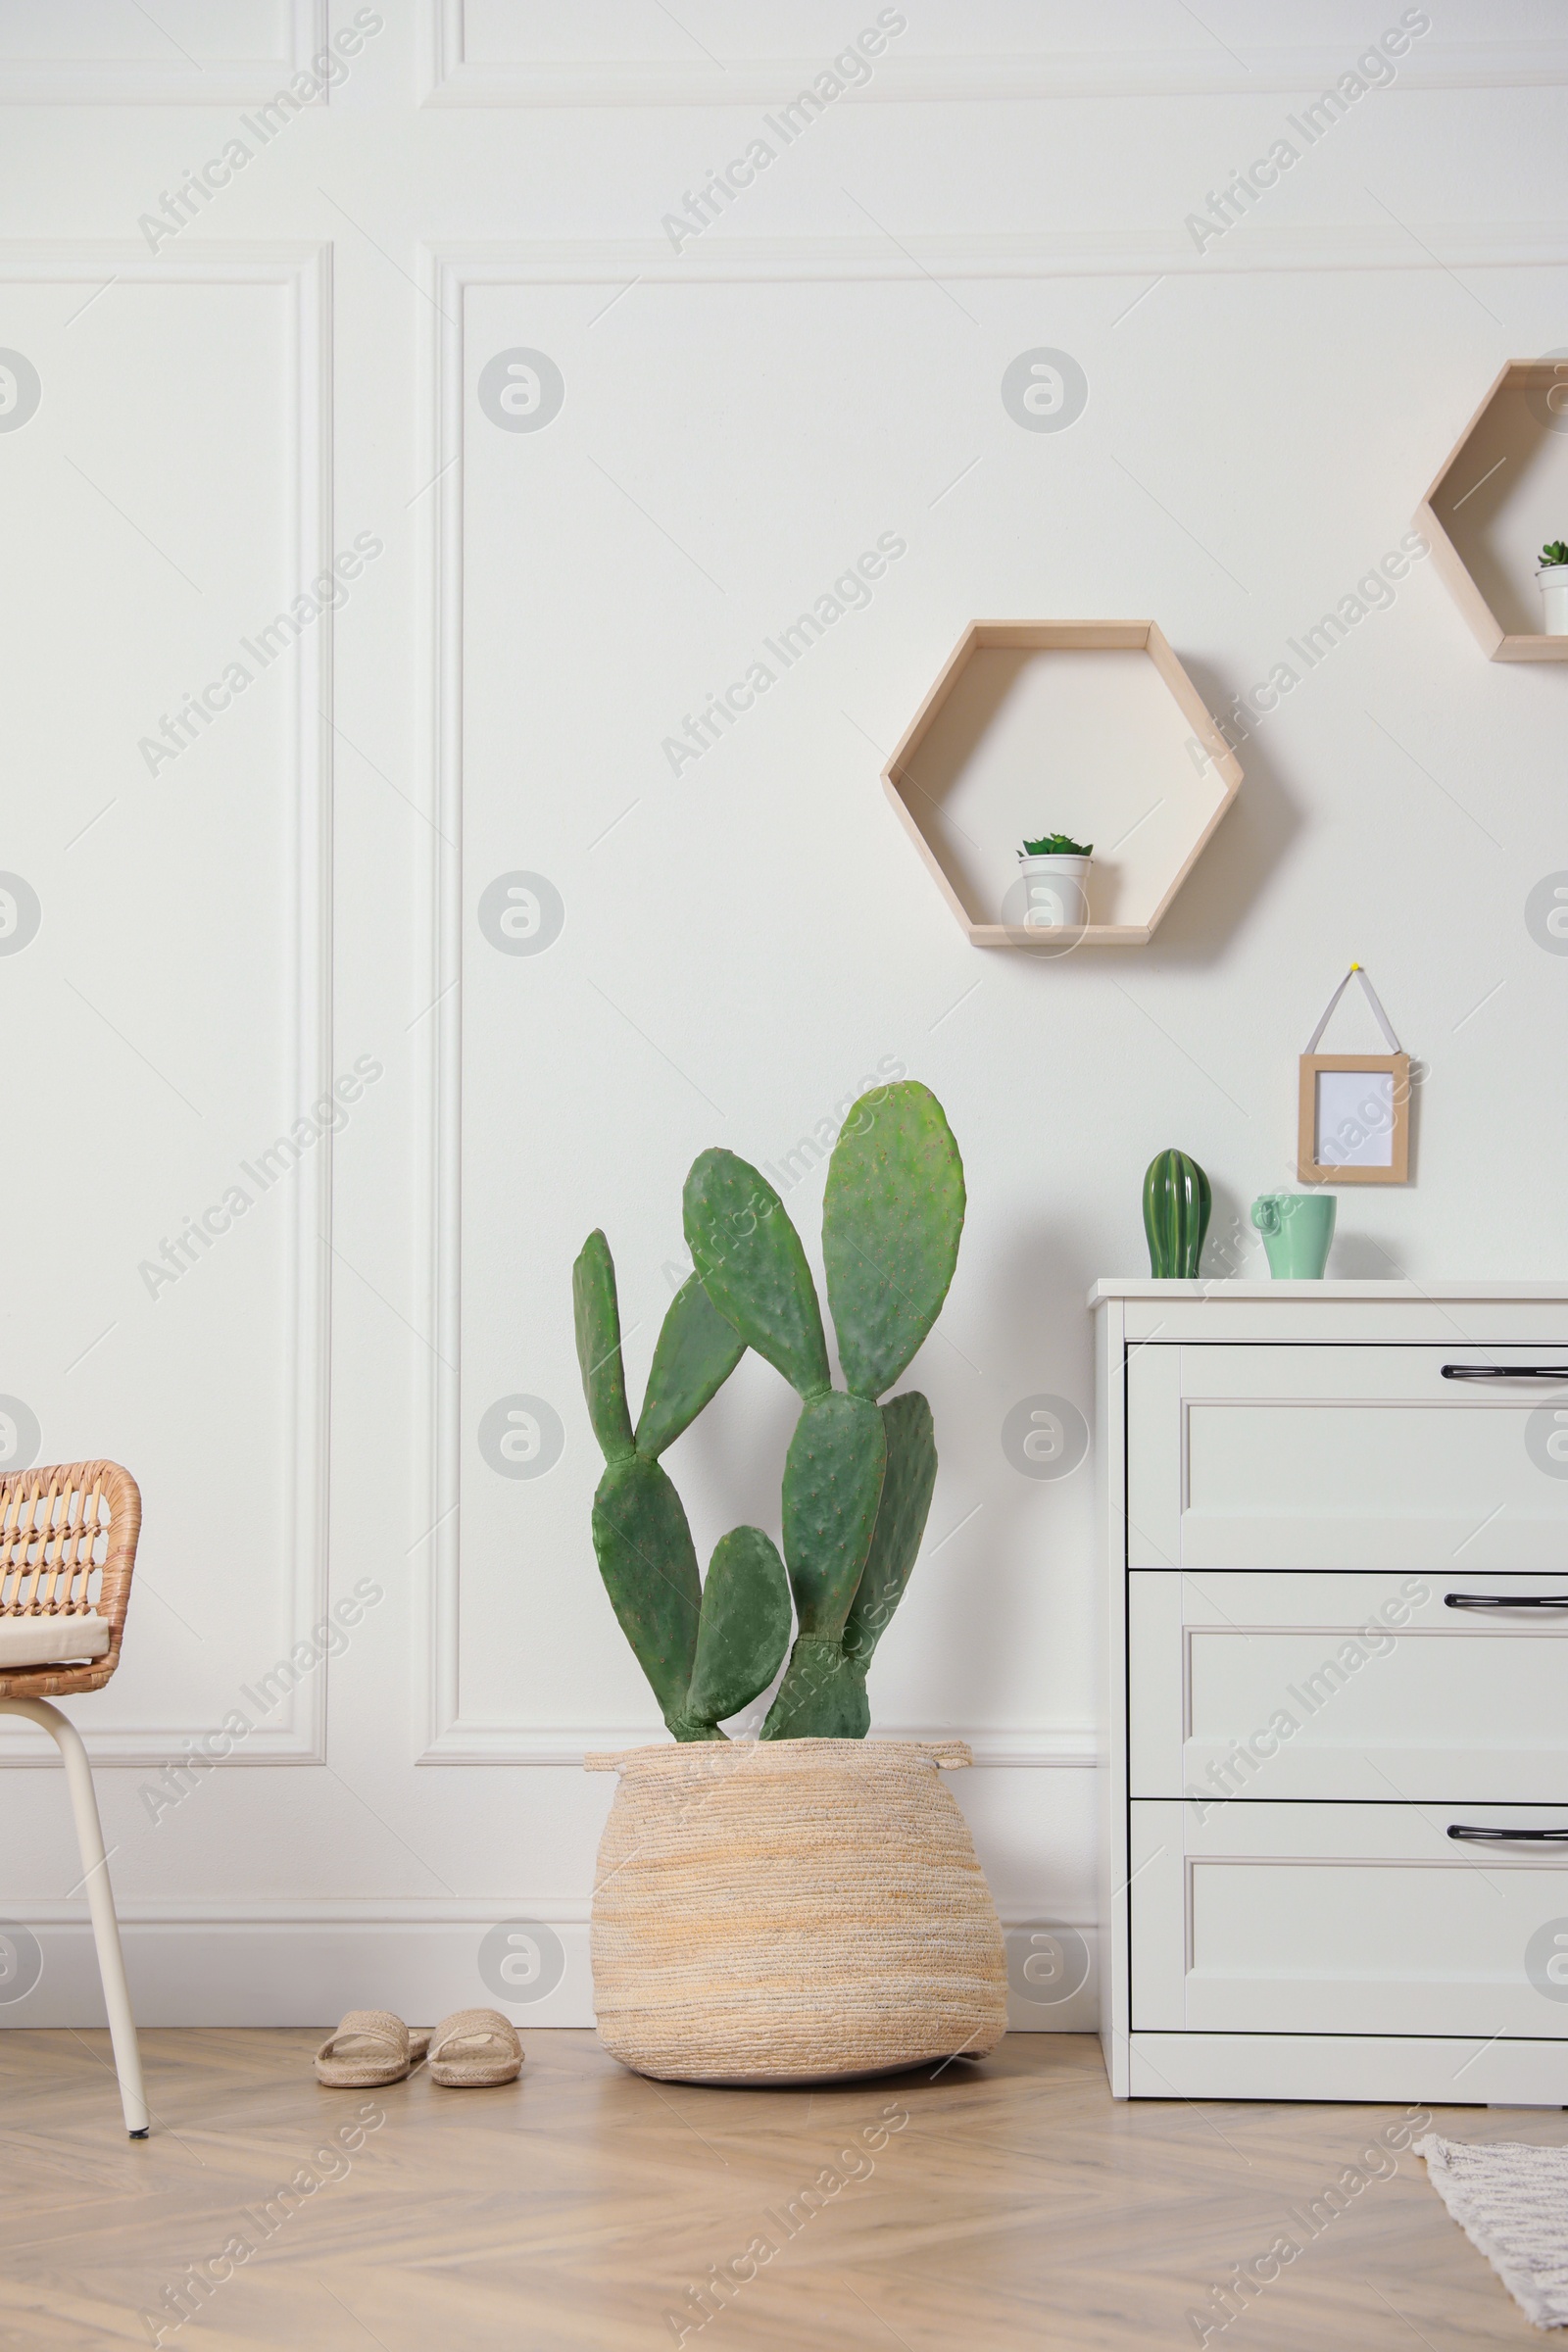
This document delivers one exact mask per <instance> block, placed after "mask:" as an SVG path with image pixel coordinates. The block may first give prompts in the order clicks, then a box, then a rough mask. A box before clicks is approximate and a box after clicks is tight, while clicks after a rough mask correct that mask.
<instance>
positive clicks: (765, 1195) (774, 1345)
mask: <svg viewBox="0 0 1568 2352" xmlns="http://www.w3.org/2000/svg"><path fill="white" fill-rule="evenodd" d="M684 1209H685V1226H686V1247H687V1249H688V1250H690V1251H691V1253H692V1263H693V1264H694V1265H695V1267H696V1268H697V1271H698V1273H699V1274H700V1275H701V1276H702V1278H703V1285H704V1288H705V1289H706V1290H707V1292H708V1295H709V1297H710V1298H711V1300H712V1302H713V1304H714V1305H715V1306H716V1307H717V1309H718V1311H719V1313H720V1314H721V1315H722V1316H723V1317H724V1318H725V1320H726V1321H727V1322H728V1323H730V1324H731V1325H732V1326H733V1328H734V1329H735V1330H736V1331H737V1332H738V1333H739V1334H740V1336H741V1338H742V1339H743V1340H744V1341H745V1342H746V1344H747V1346H748V1347H749V1348H756V1349H757V1352H758V1354H759V1355H765V1356H766V1358H767V1360H768V1362H769V1363H770V1364H772V1365H774V1366H775V1367H776V1369H777V1370H778V1371H780V1372H782V1373H783V1375H784V1377H785V1379H786V1380H787V1381H788V1382H789V1384H790V1386H791V1387H792V1388H794V1389H797V1390H799V1392H800V1394H801V1395H802V1396H803V1397H815V1396H819V1395H820V1394H821V1392H822V1391H823V1390H824V1389H825V1388H826V1387H827V1385H828V1367H827V1342H826V1340H825V1339H824V1338H823V1336H822V1310H821V1308H820V1307H819V1306H818V1305H817V1302H816V1286H815V1284H814V1283H813V1282H812V1280H811V1271H810V1268H809V1266H808V1264H807V1262H806V1251H805V1250H803V1249H802V1248H801V1237H800V1235H799V1234H798V1233H797V1232H796V1230H795V1228H794V1226H793V1225H792V1224H791V1223H790V1219H789V1212H788V1211H787V1209H786V1208H785V1206H784V1203H783V1201H781V1200H780V1199H779V1197H778V1195H777V1193H776V1192H775V1191H774V1190H773V1187H772V1186H771V1185H770V1184H769V1183H768V1181H767V1178H766V1177H765V1176H763V1175H762V1174H761V1173H760V1171H759V1170H758V1169H756V1168H754V1167H751V1166H750V1165H748V1163H747V1162H746V1161H745V1160H744V1159H737V1158H736V1156H735V1154H734V1152H720V1151H713V1152H703V1153H702V1154H701V1156H700V1157H699V1158H697V1159H696V1160H694V1161H693V1162H692V1170H691V1174H690V1175H689V1176H688V1177H687V1179H686V1194H685V1201H684Z"/></svg>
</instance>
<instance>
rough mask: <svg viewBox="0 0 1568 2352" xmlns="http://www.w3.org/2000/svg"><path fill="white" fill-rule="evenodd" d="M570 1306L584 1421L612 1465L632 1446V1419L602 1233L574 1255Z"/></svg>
mask: <svg viewBox="0 0 1568 2352" xmlns="http://www.w3.org/2000/svg"><path fill="white" fill-rule="evenodd" d="M571 1302H572V1308H573V1311H574V1320H575V1323H576V1329H577V1362H578V1364H579V1366H580V1367H581V1370H582V1392H583V1395H584V1397H586V1398H587V1399H588V1418H589V1419H590V1420H591V1421H592V1423H593V1425H594V1436H595V1437H596V1438H597V1439H598V1440H599V1446H600V1450H601V1452H602V1453H603V1454H604V1457H605V1459H606V1461H607V1462H613V1461H616V1460H618V1459H619V1458H620V1457H621V1456H622V1455H625V1454H628V1453H630V1451H631V1448H632V1435H631V1415H630V1413H629V1412H628V1411H627V1409H626V1375H625V1372H624V1370H623V1368H622V1365H621V1360H620V1308H619V1306H618V1304H617V1303H616V1299H615V1261H614V1259H613V1257H612V1256H611V1254H610V1244H609V1243H608V1242H607V1241H606V1239H605V1237H604V1235H603V1234H602V1233H597V1232H596V1233H591V1234H590V1235H589V1236H588V1239H587V1240H586V1241H585V1242H584V1244H583V1246H582V1248H581V1250H579V1251H578V1253H577V1262H576V1264H575V1265H574V1266H573V1267H572V1269H571Z"/></svg>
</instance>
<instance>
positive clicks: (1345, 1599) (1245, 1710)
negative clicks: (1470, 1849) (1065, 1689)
mask: <svg viewBox="0 0 1568 2352" xmlns="http://www.w3.org/2000/svg"><path fill="white" fill-rule="evenodd" d="M1127 1585H1128V1610H1127V1641H1128V1657H1127V1673H1128V1786H1129V1789H1130V1792H1131V1794H1132V1795H1134V1796H1144V1797H1186V1798H1188V1799H1189V1800H1190V1801H1191V1802H1193V1803H1194V1804H1195V1805H1196V1806H1197V1808H1198V1809H1199V1812H1200V1817H1201V1818H1203V1817H1206V1814H1207V1812H1208V1811H1209V1810H1210V1809H1211V1808H1213V1807H1215V1806H1220V1805H1225V1804H1227V1803H1230V1802H1232V1801H1235V1802H1238V1803H1251V1802H1254V1801H1257V1800H1260V1799H1269V1800H1273V1801H1276V1802H1282V1801H1284V1800H1286V1799H1289V1798H1330V1799H1332V1798H1340V1799H1344V1798H1356V1799H1359V1800H1361V1801H1363V1802H1369V1803H1390V1802H1397V1801H1398V1800H1400V1799H1403V1800H1405V1801H1406V1802H1412V1803H1423V1804H1425V1803H1459V1802H1461V1801H1464V1800H1467V1799H1468V1800H1475V1801H1480V1800H1482V1799H1485V1800H1486V1801H1487V1802H1489V1803H1492V1804H1531V1803H1534V1802H1539V1800H1540V1799H1541V1798H1542V1797H1543V1796H1544V1795H1545V1796H1562V1797H1564V1798H1565V1799H1568V1574H1564V1575H1562V1576H1557V1577H1549V1576H1532V1575H1523V1574H1521V1575H1513V1576H1498V1575H1488V1576H1476V1575H1464V1574H1458V1573H1455V1572H1454V1571H1453V1570H1452V1569H1451V1568H1450V1570H1449V1572H1448V1573H1447V1574H1446V1575H1441V1576H1440V1575H1433V1574H1430V1573H1429V1574H1426V1575H1413V1574H1410V1575H1403V1576H1393V1575H1390V1576H1346V1575H1342V1574H1337V1573H1334V1572H1326V1573H1323V1574H1319V1575H1299V1574H1296V1575H1293V1574H1289V1573H1275V1574H1267V1575H1264V1574H1258V1573H1257V1572H1255V1571H1253V1572H1250V1573H1244V1572H1240V1571H1227V1570H1222V1569H1209V1570H1205V1571H1203V1572H1201V1573H1198V1574H1195V1573H1193V1572H1191V1571H1183V1573H1182V1574H1180V1575H1177V1576H1172V1575H1169V1574H1168V1573H1166V1572H1165V1571H1164V1570H1149V1569H1134V1570H1132V1571H1131V1572H1130V1574H1129V1576H1128V1579H1127ZM1509 1603H1514V1604H1517V1605H1514V1606H1509V1605H1508V1604H1509Z"/></svg>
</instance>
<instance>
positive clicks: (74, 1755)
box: [0, 1698, 147, 2139]
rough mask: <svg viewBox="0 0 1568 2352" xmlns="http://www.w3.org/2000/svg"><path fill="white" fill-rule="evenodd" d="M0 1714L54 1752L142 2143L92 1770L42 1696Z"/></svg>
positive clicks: (143, 2123) (135, 2062)
mask: <svg viewBox="0 0 1568 2352" xmlns="http://www.w3.org/2000/svg"><path fill="white" fill-rule="evenodd" d="M0 1714H6V1715H25V1716H26V1717H27V1719H28V1721H29V1722H31V1723H35V1724H37V1725H38V1726H39V1728H40V1729H41V1730H43V1731H46V1732H48V1733H49V1734H50V1736H51V1738H52V1739H53V1740H54V1741H55V1743H56V1745H57V1746H58V1747H59V1749H60V1759H61V1762H62V1763H63V1764H64V1766H65V1768H66V1786H67V1787H68V1789H70V1791H71V1810H72V1812H73V1815H74V1816H75V1823H76V1844H77V1846H78V1848H79V1849H80V1853H81V1868H82V1876H83V1883H84V1885H85V1887H86V1889H87V1907H88V1909H89V1911H90V1912H91V1914H92V1936H93V1941H94V1943H95V1944H96V1945H97V1947H98V1974H99V1976H100V1977H101V1978H102V1980H103V1987H104V2006H105V2008H106V2009H107V2010H108V2012H109V2038H110V2041H111V2042H112V2044H113V2046H114V2052H115V2072H116V2073H117V2074H118V2076H119V2077H120V2103H121V2105H122V2107H123V2109H124V2113H125V2130H126V2131H128V2132H129V2133H130V2136H131V2138H132V2139H145V2138H146V2136H147V2100H146V2096H145V2093H144V2092H143V2089H142V2081H141V2052H140V2050H139V2049H138V2048H137V2046H136V2021H135V2019H134V2018H133V2017H132V2016H131V2013H130V1993H129V1991H128V1989H127V1987H126V1985H125V1962H124V1957H123V1953H122V1951H121V1948H120V1922H119V1921H118V1919H117V1918H116V1917H115V1897H114V1890H113V1888H112V1887H111V1886H110V1884H109V1862H108V1857H107V1856H106V1855H105V1853H104V1834H103V1829H102V1827H101V1825H100V1823H99V1820H98V1799H97V1796H96V1794H95V1793H94V1790H93V1785H92V1767H91V1765H90V1764H89V1763H88V1762H87V1751H86V1749H85V1748H84V1747H83V1746H82V1744H81V1734H80V1733H79V1732H78V1731H77V1729H76V1727H75V1725H74V1724H73V1722H72V1720H71V1718H70V1716H69V1715H63V1714H62V1713H61V1711H60V1709H59V1708H58V1707H56V1706H52V1705H51V1704H50V1702H49V1700H48V1699H46V1698H6V1699H0Z"/></svg>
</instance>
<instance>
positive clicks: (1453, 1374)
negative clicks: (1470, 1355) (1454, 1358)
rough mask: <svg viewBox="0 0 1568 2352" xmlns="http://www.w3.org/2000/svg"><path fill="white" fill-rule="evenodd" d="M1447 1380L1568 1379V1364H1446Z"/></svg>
mask: <svg viewBox="0 0 1568 2352" xmlns="http://www.w3.org/2000/svg"><path fill="white" fill-rule="evenodd" d="M1443 1377H1444V1379H1445V1380H1568V1364H1445V1365H1444V1367H1443Z"/></svg>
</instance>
